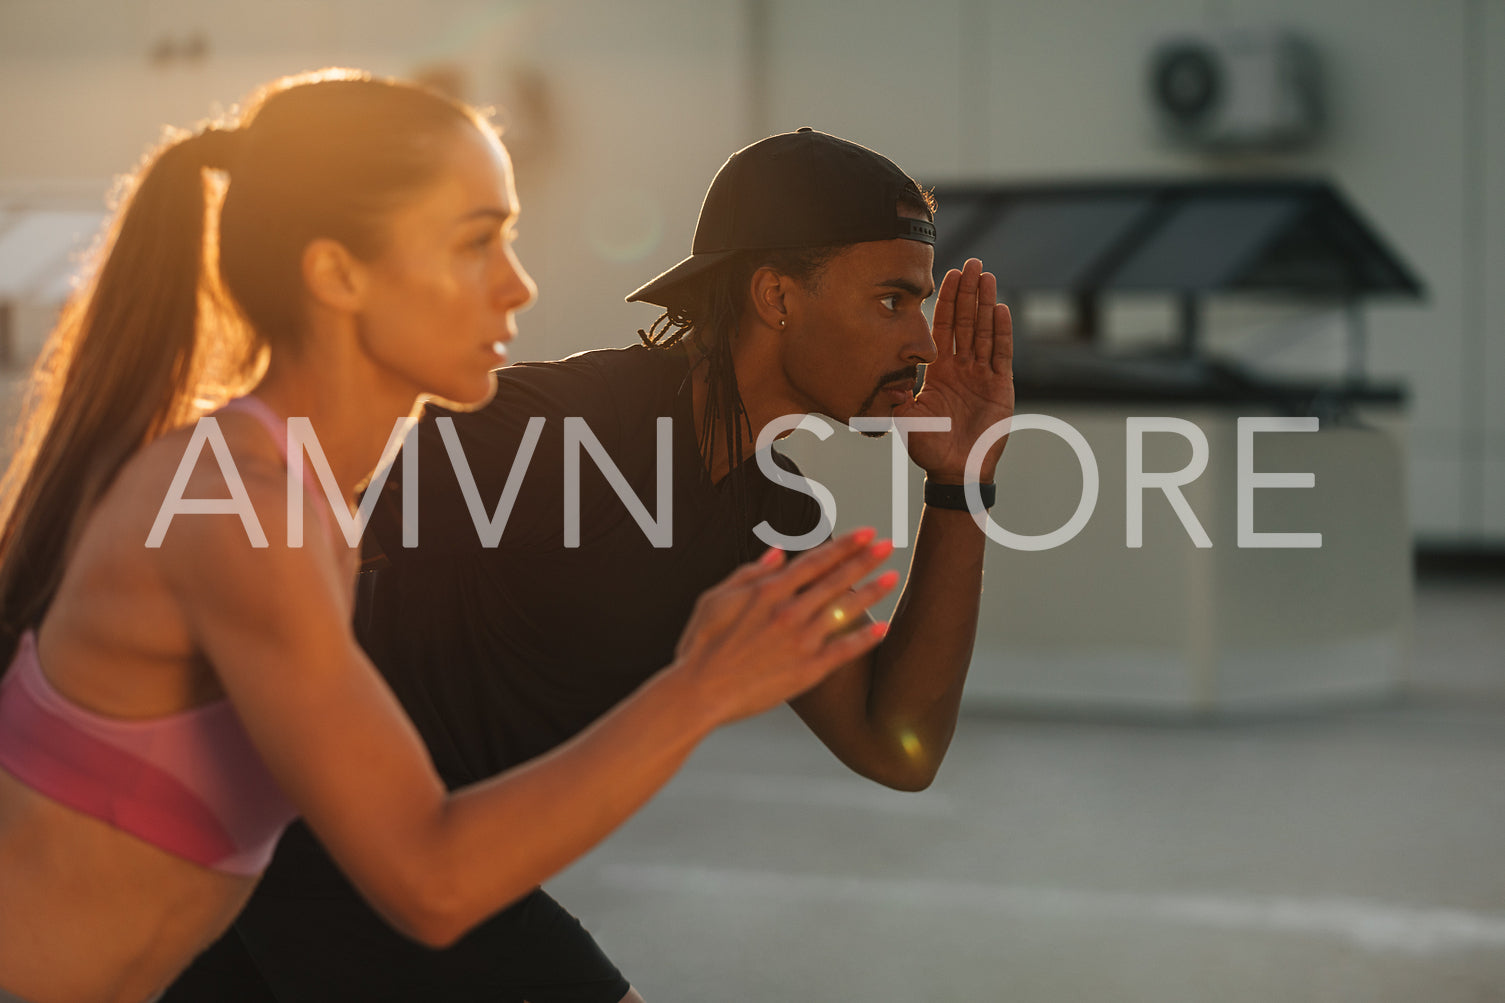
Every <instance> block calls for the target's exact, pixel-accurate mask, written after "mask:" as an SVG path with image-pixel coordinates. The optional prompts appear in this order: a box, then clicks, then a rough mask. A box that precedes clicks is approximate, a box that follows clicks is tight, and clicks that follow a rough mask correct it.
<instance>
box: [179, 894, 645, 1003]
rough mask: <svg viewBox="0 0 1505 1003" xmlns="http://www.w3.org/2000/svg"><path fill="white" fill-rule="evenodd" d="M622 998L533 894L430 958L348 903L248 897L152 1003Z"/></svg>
mask: <svg viewBox="0 0 1505 1003" xmlns="http://www.w3.org/2000/svg"><path fill="white" fill-rule="evenodd" d="M629 988H630V986H629V984H628V982H627V980H626V979H624V978H623V977H622V973H621V972H619V971H618V970H617V967H616V965H614V964H612V962H611V959H610V958H608V957H607V956H606V955H605V954H604V953H603V952H602V951H601V948H600V947H599V946H597V944H596V941H595V939H594V938H593V937H592V936H591V935H590V933H589V932H588V931H587V930H586V929H585V927H583V926H581V925H580V921H579V920H577V919H576V918H575V917H574V916H572V915H570V913H569V912H568V911H566V910H565V909H564V907H562V906H561V905H560V904H559V903H558V902H556V901H554V899H553V898H551V897H550V896H549V895H548V894H547V893H545V892H544V891H543V890H542V889H538V890H535V891H533V892H532V893H531V894H529V895H527V896H525V897H524V898H522V899H521V900H519V901H518V902H517V903H516V904H514V905H513V906H512V907H510V908H508V909H505V910H503V911H502V912H500V913H497V914H496V915H495V916H493V917H491V918H490V919H488V920H486V921H485V922H484V923H482V924H480V925H479V926H477V927H476V928H475V929H473V930H471V931H470V932H469V933H467V934H466V935H465V936H464V937H462V938H461V939H460V940H459V941H458V942H457V943H455V944H454V945H453V946H452V947H449V948H446V949H444V950H442V951H436V950H432V949H430V948H427V947H424V946H422V945H421V944H418V943H415V942H414V941H411V940H409V939H407V938H406V937H403V936H402V935H400V934H398V933H396V932H395V931H393V930H392V928H391V927H390V926H388V925H387V924H386V922H385V921H383V920H382V919H381V918H380V917H379V916H377V915H376V913H375V912H373V911H372V910H371V909H370V908H369V907H367V906H366V905H365V903H364V902H361V901H359V900H358V899H355V898H351V897H345V896H340V897H330V898H308V899H293V898H277V897H271V896H267V895H257V896H254V897H253V898H252V900H251V902H250V904H249V905H248V906H247V908H246V911H245V912H244V913H242V914H241V917H240V919H239V920H237V921H236V925H235V928H234V929H232V930H231V931H230V933H228V934H226V936H225V937H223V938H221V940H220V941H219V942H218V943H216V944H215V945H214V946H213V947H211V948H210V949H209V950H208V951H206V952H205V953H204V954H203V955H202V956H201V957H200V958H199V960H198V961H197V962H195V963H194V966H193V968H191V969H189V971H188V972H186V973H185V974H184V975H183V977H182V978H181V979H179V980H178V982H177V983H176V984H175V985H174V986H173V988H172V989H171V990H169V991H168V993H167V995H166V996H164V997H163V1003H195V1001H206V1003H207V1001H214V1003H230V1001H234V1003H273V1001H275V1003H339V1001H345V1000H360V1001H362V1003H451V1001H452V1003H522V1001H524V1000H526V1001H527V1003H617V1001H618V1000H620V999H621V998H622V997H623V996H624V995H626V994H627V991H628V989H629Z"/></svg>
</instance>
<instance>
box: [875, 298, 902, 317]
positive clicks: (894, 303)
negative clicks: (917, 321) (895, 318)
mask: <svg viewBox="0 0 1505 1003" xmlns="http://www.w3.org/2000/svg"><path fill="white" fill-rule="evenodd" d="M878 302H879V303H882V304H883V308H884V309H885V310H887V311H888V312H889V313H895V312H897V311H898V309H899V294H898V293H890V294H889V295H887V296H885V297H883V298H882V299H881V300H879V301H878Z"/></svg>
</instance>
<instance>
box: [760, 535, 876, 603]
mask: <svg viewBox="0 0 1505 1003" xmlns="http://www.w3.org/2000/svg"><path fill="white" fill-rule="evenodd" d="M877 535H878V532H877V530H875V529H873V528H872V527H871V526H864V527H862V528H861V529H854V530H853V531H852V532H850V533H845V534H843V535H841V536H838V537H836V538H835V539H834V540H830V541H828V542H826V543H823V544H821V545H820V546H819V547H816V548H815V549H814V550H809V551H806V552H805V553H803V554H801V555H800V556H799V557H798V558H797V559H795V560H794V561H792V562H790V564H789V565H788V566H787V567H785V568H784V569H782V570H781V571H779V572H778V573H777V574H776V575H773V576H771V577H770V578H769V579H768V580H767V582H766V589H765V591H766V593H767V598H768V599H769V600H770V601H772V602H778V601H780V600H783V599H787V598H789V597H790V596H792V595H794V594H795V593H796V592H798V591H800V590H801V589H803V588H806V587H807V586H808V585H810V583H811V582H814V581H816V580H818V579H820V578H822V577H823V576H825V575H827V574H829V573H830V572H831V570H832V569H833V568H835V567H837V566H838V565H840V564H841V563H842V562H843V561H845V560H847V559H848V558H850V557H851V556H852V555H854V554H857V553H860V552H861V551H862V550H864V549H865V548H866V547H867V545H868V544H870V543H872V542H873V537H875V536H877ZM853 581H856V579H853Z"/></svg>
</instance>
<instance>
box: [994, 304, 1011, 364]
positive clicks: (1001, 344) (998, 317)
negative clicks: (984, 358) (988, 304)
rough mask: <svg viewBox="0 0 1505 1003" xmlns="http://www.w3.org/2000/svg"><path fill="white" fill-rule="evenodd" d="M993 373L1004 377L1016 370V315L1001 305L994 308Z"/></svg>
mask: <svg viewBox="0 0 1505 1003" xmlns="http://www.w3.org/2000/svg"><path fill="white" fill-rule="evenodd" d="M993 331H994V335H993V372H995V373H997V374H998V375H1000V376H1002V375H1004V374H1005V373H1009V372H1012V371H1013V368H1014V315H1013V313H1012V312H1011V311H1010V310H1009V308H1008V307H1006V306H1004V305H1003V304H1002V303H999V304H998V305H997V306H995V307H994V308H993Z"/></svg>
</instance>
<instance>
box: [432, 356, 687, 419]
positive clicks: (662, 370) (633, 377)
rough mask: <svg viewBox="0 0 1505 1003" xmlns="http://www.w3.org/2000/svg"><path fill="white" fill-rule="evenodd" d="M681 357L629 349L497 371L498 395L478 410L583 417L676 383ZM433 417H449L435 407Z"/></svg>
mask: <svg viewBox="0 0 1505 1003" xmlns="http://www.w3.org/2000/svg"><path fill="white" fill-rule="evenodd" d="M676 354H677V353H675V352H673V351H670V350H665V349H656V348H649V347H647V346H645V345H628V346H625V347H622V348H598V349H592V350H590V351H585V352H577V353H575V354H574V355H570V356H566V357H565V358H563V359H554V360H550V361H546V362H519V363H515V364H514V365H511V366H508V367H506V368H505V369H501V370H498V371H497V374H496V375H497V390H496V395H495V396H494V397H493V398H492V399H491V402H490V403H488V404H487V405H486V406H485V407H483V408H480V409H479V410H478V411H476V412H473V413H475V414H479V415H487V414H489V415H497V414H504V413H509V412H514V411H516V410H518V409H526V410H528V411H529V412H530V413H532V414H544V415H547V414H582V413H586V414H588V413H591V412H593V411H595V410H599V409H601V408H602V407H605V406H608V405H609V404H610V403H611V402H612V401H614V400H618V399H620V398H623V397H630V396H632V395H634V394H635V393H638V392H647V391H650V390H651V389H652V388H654V387H656V386H658V385H660V384H662V383H663V382H664V381H666V380H668V379H671V378H672V377H673V375H674V373H675V371H676V366H677V367H678V368H680V369H682V368H683V364H682V363H681V362H679V361H678V360H676V359H675V358H674V356H675V355H676ZM429 411H430V413H431V414H434V415H444V414H450V413H451V412H448V411H446V410H444V409H442V408H437V407H435V406H432V405H431V406H430V408H429Z"/></svg>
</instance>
